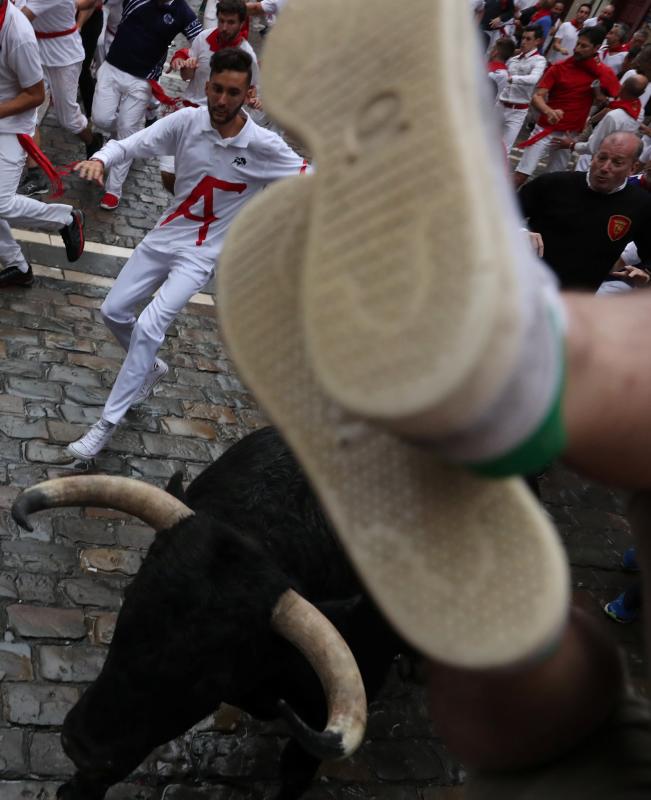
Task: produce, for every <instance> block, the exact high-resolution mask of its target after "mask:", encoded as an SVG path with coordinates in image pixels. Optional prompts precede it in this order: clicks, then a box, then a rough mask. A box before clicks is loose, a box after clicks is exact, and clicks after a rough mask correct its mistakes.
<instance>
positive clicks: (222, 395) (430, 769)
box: [0, 87, 647, 800]
mask: <svg viewBox="0 0 651 800" xmlns="http://www.w3.org/2000/svg"><path fill="white" fill-rule="evenodd" d="M172 90H173V87H172ZM177 93H178V92H177ZM64 138H65V137H64V136H63V135H62V134H61V132H60V131H59V130H55V129H54V128H53V127H52V123H51V122H48V123H47V124H46V126H45V129H44V138H43V148H44V149H45V150H46V151H47V152H48V155H49V156H50V157H51V159H52V160H53V162H55V163H56V164H59V165H61V164H65V163H68V162H70V161H73V160H76V159H78V158H80V157H81V146H79V145H78V144H77V142H76V141H74V140H72V139H71V140H69V141H67V140H66V141H63V140H64ZM55 140H56V144H55ZM62 142H63V143H62ZM66 186H67V192H66V198H68V199H69V200H70V201H71V202H73V203H74V204H75V205H77V206H79V207H82V208H84V210H85V211H86V213H87V220H88V222H87V238H88V242H89V244H88V246H87V250H86V253H85V254H84V256H83V257H82V259H81V260H80V261H79V262H77V263H76V264H74V265H72V269H70V266H71V265H69V264H68V262H67V261H66V260H65V252H64V250H63V247H62V246H61V245H60V242H59V241H58V237H56V236H53V237H51V238H50V237H49V236H47V235H44V234H35V233H29V232H22V231H21V232H19V233H18V235H19V237H20V238H21V243H22V244H23V246H24V249H25V253H26V255H27V256H28V258H29V259H30V260H31V262H32V264H33V266H34V271H35V274H36V276H37V278H36V282H35V285H34V287H33V288H31V289H24V290H20V289H15V290H6V291H4V292H3V293H2V294H0V308H1V316H0V320H1V321H0V330H1V336H0V359H1V362H0V363H1V366H0V515H1V517H0V625H1V626H2V632H3V635H2V636H1V637H0V672H1V674H2V677H3V680H2V684H1V688H0V692H1V699H2V719H1V720H0V800H55V794H56V789H57V787H58V786H59V785H60V784H61V782H62V781H63V780H64V779H65V778H66V777H67V776H69V775H70V774H71V773H72V771H73V770H72V765H71V763H70V762H69V761H68V760H67V758H66V757H65V756H64V755H63V751H62V748H61V745H60V726H61V723H62V720H63V718H64V716H65V714H66V712H67V711H68V710H69V709H70V707H71V706H72V705H74V703H75V702H76V700H77V699H78V697H79V696H80V693H81V692H82V691H83V689H84V687H85V686H86V685H87V683H88V682H89V681H91V680H92V679H93V678H94V677H95V676H96V675H97V674H98V672H99V669H100V668H101V665H102V663H103V660H104V657H105V654H106V646H107V644H108V642H109V641H110V639H111V635H112V631H113V626H114V622H115V618H116V613H117V611H118V609H119V606H120V598H121V595H122V592H123V590H124V587H125V586H126V584H127V583H128V582H129V580H130V578H131V576H133V575H134V574H135V573H136V571H137V570H138V567H139V565H140V563H141V561H142V558H143V555H144V554H145V552H146V550H147V548H148V546H149V544H150V543H151V541H152V538H153V534H152V532H151V531H150V530H149V529H148V528H145V527H144V526H143V525H142V524H141V523H140V522H139V521H137V520H135V519H130V518H129V519H125V518H124V515H122V514H118V513H115V512H112V511H108V510H102V509H95V508H87V509H85V510H84V511H80V510H77V509H60V510H56V511H55V512H51V513H45V514H40V515H35V516H34V518H33V522H34V531H33V532H31V533H30V532H27V531H24V530H21V529H19V528H18V527H17V525H16V524H15V523H14V522H13V521H12V519H11V517H10V514H9V508H10V506H11V503H12V502H13V500H14V499H15V498H16V496H17V495H18V494H19V493H20V491H21V489H23V488H24V487H28V486H31V485H33V484H34V483H36V482H38V481H41V480H45V479H48V478H53V477H58V476H61V475H67V474H70V473H71V472H76V471H80V470H82V469H83V468H81V467H79V466H75V465H74V464H71V463H70V459H69V457H68V456H67V455H66V454H65V445H66V444H67V443H68V442H70V441H71V440H73V439H75V438H77V437H78V436H80V435H81V434H82V433H84V432H85V430H86V429H87V427H88V425H89V424H91V423H92V422H94V421H96V420H97V419H98V417H99V412H100V409H101V406H102V405H103V403H104V401H105V399H106V397H107V395H108V391H109V387H110V386H111V384H112V382H113V380H114V378H115V375H116V373H117V370H118V369H119V366H120V363H121V359H122V355H123V353H122V350H121V349H120V348H119V347H118V346H117V344H116V343H115V341H114V340H113V338H112V336H111V334H110V333H109V332H108V330H107V329H106V328H105V326H104V325H103V324H102V321H101V318H100V314H99V306H100V304H101V302H102V298H103V297H104V296H105V294H106V292H107V290H108V288H109V287H110V285H111V283H112V279H113V278H114V277H115V276H116V275H117V273H118V271H119V269H120V267H121V265H122V264H123V263H124V260H125V259H126V258H127V257H128V254H129V250H130V249H131V248H133V247H134V246H135V245H136V244H137V243H138V242H139V241H140V240H141V238H142V237H143V235H144V234H145V233H146V231H147V230H149V229H150V228H151V227H152V226H153V224H154V222H155V221H156V219H157V218H158V216H159V215H160V212H161V211H162V210H163V208H164V207H165V206H166V205H167V202H168V197H169V196H168V195H166V193H165V192H164V190H163V189H162V187H161V185H160V180H159V176H158V166H157V164H156V163H154V162H136V163H134V165H133V167H132V169H131V173H130V175H129V178H128V180H127V184H126V186H125V194H124V197H123V201H122V203H121V205H120V207H119V208H118V209H117V210H116V211H114V212H109V211H103V210H101V209H99V208H98V207H97V201H98V199H99V194H100V193H99V190H98V189H97V187H93V186H90V185H89V184H84V183H82V182H81V181H80V180H78V179H77V178H76V177H68V178H66ZM161 355H162V357H163V358H164V359H165V360H166V361H167V362H168V363H169V365H170V372H169V374H168V375H167V377H166V379H165V381H164V382H163V383H162V384H161V387H160V388H159V389H158V391H157V394H156V396H155V398H154V399H153V400H150V401H149V402H148V403H147V404H146V405H144V406H143V407H142V408H141V409H139V410H138V411H132V412H130V413H129V414H128V416H127V419H126V421H125V424H124V425H123V426H122V428H121V429H120V431H119V432H118V433H117V434H116V435H115V437H114V438H113V439H112V441H111V442H110V444H109V445H108V448H107V450H106V451H105V454H103V455H102V456H101V457H99V458H98V459H97V461H96V469H97V471H99V472H102V473H106V474H110V475H123V476H128V477H133V478H138V479H143V480H146V481H149V482H152V483H155V484H157V485H159V486H164V485H165V484H166V482H167V480H168V479H169V478H170V477H171V476H172V475H173V474H174V473H175V472H177V471H181V472H182V473H183V478H184V482H186V483H187V482H188V481H190V480H191V479H192V478H194V477H195V476H196V475H197V474H199V473H200V472H201V471H202V470H203V469H204V468H205V467H206V465H207V464H209V463H210V462H211V461H212V460H213V459H215V458H216V457H217V456H219V455H220V454H221V453H222V452H223V451H224V450H225V448H227V447H228V446H229V444H231V443H233V442H235V441H237V440H238V439H239V438H241V437H242V436H243V435H245V434H246V433H247V432H248V431H251V430H253V429H255V428H257V427H259V426H260V425H263V424H265V423H264V418H263V415H262V413H261V412H260V410H259V409H258V407H257V405H256V403H255V401H254V399H253V398H252V397H251V395H250V394H249V392H248V391H247V389H246V387H244V386H243V385H242V384H241V383H240V381H239V379H238V376H237V374H236V372H235V370H234V368H233V365H232V364H231V362H230V360H229V358H228V356H227V354H226V352H225V349H224V345H223V343H222V341H221V339H220V334H219V330H218V325H217V321H216V316H215V309H214V304H213V301H212V296H211V295H210V294H203V295H198V296H196V297H195V298H194V301H193V302H192V303H191V304H190V305H189V306H188V307H187V309H186V311H185V312H184V313H183V314H181V315H180V316H179V317H178V319H177V321H176V323H175V325H174V326H173V327H172V328H171V329H170V332H169V335H168V337H167V339H166V342H165V345H164V347H163V349H162V351H161ZM541 489H542V496H543V501H544V503H545V506H546V508H547V510H548V511H549V513H550V514H551V515H552V516H553V518H554V520H555V521H556V523H557V524H558V527H559V529H560V531H561V533H562V536H563V539H564V541H565V543H566V545H567V549H568V553H569V557H570V560H571V563H572V567H573V580H574V586H575V597H576V600H577V602H578V603H579V604H580V605H581V606H582V607H583V608H585V609H586V610H588V611H589V612H590V613H593V614H594V615H595V616H596V617H597V618H599V619H601V620H602V621H603V624H604V626H606V627H607V628H609V629H610V630H611V631H612V632H613V634H614V635H615V636H617V637H618V639H619V641H620V643H621V644H622V646H623V647H624V649H625V652H626V654H627V659H628V663H629V665H630V669H631V674H632V677H633V680H634V683H635V685H636V687H637V688H638V689H639V690H640V691H642V692H644V693H645V694H646V693H647V685H646V681H645V679H644V663H643V646H642V640H641V632H640V626H639V624H638V623H635V624H633V625H630V626H617V625H616V624H615V623H611V622H610V621H609V620H607V619H606V618H605V616H604V614H603V612H602V611H601V608H602V606H603V604H604V603H605V602H606V601H607V600H610V599H613V598H614V596H615V595H616V594H618V593H619V592H620V591H621V590H622V589H623V588H625V587H626V586H627V585H629V584H630V583H631V582H632V581H634V580H635V579H636V578H635V576H632V575H630V574H628V573H625V572H623V571H622V569H621V566H620V563H621V557H622V554H623V552H624V550H625V549H626V548H627V547H628V546H629V545H630V544H631V539H630V534H629V531H628V526H627V524H626V521H625V519H624V517H623V510H624V505H625V498H624V496H623V495H620V494H619V493H616V492H613V491H610V490H608V489H605V488H603V487H599V486H596V485H594V484H591V483H589V482H587V481H585V480H583V479H580V478H578V477H577V476H575V475H574V474H573V473H571V472H569V471H568V470H566V469H564V468H561V467H554V468H553V469H552V470H550V472H549V473H548V474H547V475H545V476H544V478H543V479H542V480H541ZM508 588H509V587H508V586H505V587H504V591H505V593H506V592H508ZM173 690H174V689H173V687H170V691H173ZM285 741H286V734H285V728H284V727H283V726H282V725H280V724H275V725H269V724H267V725H263V724H260V723H257V722H255V721H253V720H251V719H250V718H248V717H246V716H243V715H242V714H241V713H240V712H239V711H237V710H236V709H233V708H230V707H222V708H220V709H218V710H216V711H215V714H214V715H212V716H211V717H210V718H209V719H207V720H205V721H204V722H203V723H201V724H200V725H199V726H197V727H195V728H194V729H193V730H192V731H190V732H189V733H188V734H187V735H186V736H185V737H183V738H182V739H180V740H177V741H175V742H173V743H171V744H169V745H167V746H165V747H163V748H160V749H159V750H158V751H156V752H155V753H154V754H153V755H152V756H151V757H150V758H149V759H148V760H147V761H146V762H145V763H144V764H143V765H142V766H141V767H140V768H139V769H138V770H137V772H136V773H135V774H134V775H133V776H131V778H130V779H129V780H128V781H127V782H125V783H123V784H120V785H118V786H116V787H114V788H113V789H112V790H111V791H110V792H109V795H108V798H109V800H163V798H164V800H243V798H247V797H255V798H256V800H266V799H267V798H270V797H271V796H272V794H273V791H274V788H277V785H278V784H277V777H278V756H279V753H280V748H281V746H282V745H283V744H284V742H285ZM463 777H464V773H463V769H462V767H460V766H459V765H458V764H457V763H456V762H455V760H454V759H453V758H451V757H450V755H449V754H448V753H447V751H446V749H445V747H444V746H443V745H442V743H441V741H440V740H439V739H438V737H437V736H436V732H435V730H433V728H432V726H431V724H430V723H429V721H428V719H427V713H426V705H425V698H424V693H423V690H422V689H421V688H420V687H419V686H417V685H415V684H414V683H412V682H410V681H408V680H405V679H403V678H402V677H400V676H399V675H398V670H396V672H395V674H394V675H392V677H391V679H390V681H389V683H388V685H387V687H386V688H385V690H384V692H383V694H382V696H381V698H380V699H379V700H378V701H376V702H375V703H373V704H372V706H371V714H370V724H369V729H368V738H367V741H366V743H365V744H364V745H363V747H362V748H361V750H360V752H359V753H358V754H357V755H356V756H355V757H354V758H352V759H351V760H349V761H347V762H341V763H332V764H329V765H326V766H324V767H323V768H322V770H321V772H320V775H319V777H318V778H317V780H316V782H315V784H314V786H313V788H312V789H311V790H310V792H309V793H308V794H307V795H306V800H335V798H336V800H353V798H354V799H355V800H375V798H377V800H460V799H461V798H462V796H463V789H462V787H461V784H462V782H463Z"/></svg>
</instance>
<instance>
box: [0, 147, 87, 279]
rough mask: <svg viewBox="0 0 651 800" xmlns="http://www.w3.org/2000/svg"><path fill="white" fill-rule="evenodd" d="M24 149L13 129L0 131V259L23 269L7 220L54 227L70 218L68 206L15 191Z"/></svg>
mask: <svg viewBox="0 0 651 800" xmlns="http://www.w3.org/2000/svg"><path fill="white" fill-rule="evenodd" d="M26 158H27V153H26V152H25V151H24V150H23V148H22V147H21V146H20V143H19V141H18V139H17V137H16V134H15V133H0V262H2V264H4V266H12V265H14V264H15V265H16V266H19V267H22V268H23V270H26V269H27V262H26V261H25V257H24V256H23V253H22V251H21V249H20V246H19V245H18V243H17V242H16V240H15V239H14V237H13V236H12V235H11V229H10V227H9V223H12V224H17V225H20V226H24V227H26V228H43V229H45V230H58V229H59V228H62V227H63V226H64V225H67V224H68V223H69V222H70V214H71V212H72V206H67V205H63V204H62V203H41V202H39V201H38V200H33V199H32V198H31V197H24V196H23V195H20V194H16V189H17V188H18V181H19V180H20V174H21V172H22V171H23V166H24V165H25V160H26Z"/></svg>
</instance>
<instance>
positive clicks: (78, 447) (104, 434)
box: [66, 419, 117, 461]
mask: <svg viewBox="0 0 651 800" xmlns="http://www.w3.org/2000/svg"><path fill="white" fill-rule="evenodd" d="M116 427H117V426H116V425H114V424H113V423H112V422H107V421H106V420H105V419H100V420H99V422H96V423H95V424H94V425H93V426H92V427H91V428H90V430H89V431H88V433H86V434H85V435H84V436H82V437H81V439H77V441H76V442H71V443H70V444H69V445H68V447H67V448H66V450H67V451H68V452H69V453H70V455H73V456H74V457H75V458H79V459H81V460H82V461H91V460H92V459H93V458H95V456H96V455H98V454H99V453H100V452H101V451H102V450H103V449H104V448H105V447H106V445H107V444H108V443H109V441H110V440H111V437H112V436H113V434H114V433H115V428H116Z"/></svg>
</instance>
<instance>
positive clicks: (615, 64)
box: [597, 44, 628, 75]
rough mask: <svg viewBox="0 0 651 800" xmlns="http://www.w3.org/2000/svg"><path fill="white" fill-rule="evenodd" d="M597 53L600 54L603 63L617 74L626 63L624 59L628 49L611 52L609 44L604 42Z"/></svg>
mask: <svg viewBox="0 0 651 800" xmlns="http://www.w3.org/2000/svg"><path fill="white" fill-rule="evenodd" d="M597 55H598V56H599V59H600V61H601V63H602V64H605V65H606V66H607V67H610V68H611V69H612V71H613V72H614V73H615V75H617V74H618V72H619V71H620V69H621V68H622V66H623V64H624V61H626V56H627V55H628V51H626V50H622V51H621V52H619V53H610V52H608V45H607V44H603V45H602V46H601V47H600V48H599V50H598V52H597Z"/></svg>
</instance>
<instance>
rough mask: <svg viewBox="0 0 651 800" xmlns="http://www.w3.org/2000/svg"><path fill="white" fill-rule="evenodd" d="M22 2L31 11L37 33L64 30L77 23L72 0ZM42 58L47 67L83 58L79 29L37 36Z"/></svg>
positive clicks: (65, 64) (27, 0)
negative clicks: (56, 34) (50, 36)
mask: <svg viewBox="0 0 651 800" xmlns="http://www.w3.org/2000/svg"><path fill="white" fill-rule="evenodd" d="M24 5H25V6H26V7H27V8H28V9H29V10H30V11H31V12H32V14H34V17H35V19H34V21H33V23H32V24H33V25H34V30H35V31H36V33H52V32H58V31H67V30H70V29H71V28H74V27H75V25H76V24H77V23H76V19H75V14H76V10H77V9H76V6H75V0H26V2H25V3H24ZM38 44H39V47H40V50H41V61H42V62H43V65H44V66H46V67H66V66H68V64H76V63H77V62H78V61H83V60H84V46H83V44H82V43H81V36H80V35H79V31H75V32H74V33H69V34H67V35H66V36H56V37H54V38H52V39H38Z"/></svg>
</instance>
